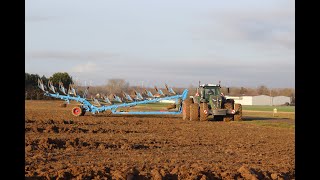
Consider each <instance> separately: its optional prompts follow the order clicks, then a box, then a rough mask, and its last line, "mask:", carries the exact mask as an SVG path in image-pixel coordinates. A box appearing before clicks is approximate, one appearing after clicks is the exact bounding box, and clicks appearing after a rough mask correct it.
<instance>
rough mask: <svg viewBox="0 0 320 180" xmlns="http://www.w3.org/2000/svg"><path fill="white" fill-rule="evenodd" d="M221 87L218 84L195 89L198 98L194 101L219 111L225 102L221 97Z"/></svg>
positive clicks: (203, 85) (200, 86)
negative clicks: (198, 93) (198, 95)
mask: <svg viewBox="0 0 320 180" xmlns="http://www.w3.org/2000/svg"><path fill="white" fill-rule="evenodd" d="M220 88H221V86H220V85H219V84H218V85H217V84H202V85H199V88H198V89H197V91H198V92H200V97H198V99H196V101H198V102H205V103H208V105H209V106H210V107H211V108H212V109H220V108H221V107H222V105H223V103H224V102H225V97H224V96H222V95H221V90H220Z"/></svg>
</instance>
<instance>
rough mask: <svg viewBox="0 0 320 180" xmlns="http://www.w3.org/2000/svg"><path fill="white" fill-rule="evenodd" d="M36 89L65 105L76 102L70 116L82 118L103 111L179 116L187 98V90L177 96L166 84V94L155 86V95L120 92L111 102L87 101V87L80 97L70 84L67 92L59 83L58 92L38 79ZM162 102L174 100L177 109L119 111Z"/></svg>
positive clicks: (150, 93)
mask: <svg viewBox="0 0 320 180" xmlns="http://www.w3.org/2000/svg"><path fill="white" fill-rule="evenodd" d="M38 87H39V88H40V89H41V90H42V91H44V95H45V96H49V97H53V98H58V99H62V100H65V102H66V104H69V103H70V100H71V101H77V102H79V103H80V105H79V106H76V107H74V108H73V109H72V114H73V115H74V116H83V115H84V114H85V113H86V112H91V113H92V114H96V113H101V112H104V111H107V110H109V111H111V112H112V113H113V114H181V113H182V102H183V101H184V100H185V99H186V98H187V94H188V90H187V89H185V90H184V91H183V92H182V94H177V93H176V92H175V91H174V90H173V89H172V88H169V87H168V85H167V84H165V87H166V89H167V91H168V93H167V94H165V93H163V91H162V90H161V89H158V88H157V87H156V86H155V90H156V92H157V93H156V94H152V92H150V91H148V90H145V92H144V93H143V94H144V96H145V97H143V95H142V93H139V92H137V91H134V94H135V96H134V97H132V96H130V95H129V94H128V93H126V92H124V91H123V92H122V96H123V97H122V98H121V97H119V96H117V95H115V94H113V95H112V96H113V98H112V100H110V99H109V98H108V97H107V96H101V97H98V98H95V97H94V98H92V99H87V98H86V97H87V95H88V90H89V88H88V87H87V88H86V89H85V91H84V93H83V95H82V96H80V95H79V94H78V93H77V91H76V88H75V85H74V84H70V85H69V88H68V90H67V89H66V88H65V87H64V86H63V83H62V82H59V91H60V92H61V94H60V93H59V92H58V91H57V88H56V87H55V86H53V83H52V81H49V82H48V87H46V86H45V85H44V84H43V82H42V80H41V79H38ZM163 100H175V104H174V106H173V107H174V108H176V107H177V110H176V111H170V110H169V109H170V108H168V110H167V111H123V110H119V109H121V108H130V107H134V106H136V105H140V104H149V103H156V102H160V101H163Z"/></svg>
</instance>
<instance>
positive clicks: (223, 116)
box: [182, 82, 242, 122]
mask: <svg viewBox="0 0 320 180" xmlns="http://www.w3.org/2000/svg"><path fill="white" fill-rule="evenodd" d="M220 89H221V86H220V83H219V84H218V85H216V84H202V85H200V82H199V87H198V88H197V93H196V95H195V96H193V97H192V98H187V99H186V100H184V101H183V105H182V108H183V109H182V116H183V119H184V120H191V121H199V120H200V121H208V120H209V119H213V120H217V121H222V120H223V121H226V122H228V121H241V120H242V106H241V104H238V103H235V102H234V100H233V99H227V98H226V97H225V96H224V95H223V93H222V92H221V90H220ZM199 92H200V94H199ZM228 92H229V88H228ZM210 117H211V118H210Z"/></svg>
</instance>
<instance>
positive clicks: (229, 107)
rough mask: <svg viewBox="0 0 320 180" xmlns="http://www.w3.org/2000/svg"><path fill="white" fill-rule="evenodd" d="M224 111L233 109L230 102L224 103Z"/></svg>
mask: <svg viewBox="0 0 320 180" xmlns="http://www.w3.org/2000/svg"><path fill="white" fill-rule="evenodd" d="M224 109H229V110H232V109H233V103H232V102H226V103H224Z"/></svg>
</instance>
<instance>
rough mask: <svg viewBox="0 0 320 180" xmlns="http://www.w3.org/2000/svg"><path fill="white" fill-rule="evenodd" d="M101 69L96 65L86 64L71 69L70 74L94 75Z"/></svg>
mask: <svg viewBox="0 0 320 180" xmlns="http://www.w3.org/2000/svg"><path fill="white" fill-rule="evenodd" d="M100 70H101V67H99V66H98V65H97V64H96V63H93V62H87V63H86V64H80V65H77V66H75V67H73V68H72V69H71V72H76V73H94V72H97V71H100Z"/></svg>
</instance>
